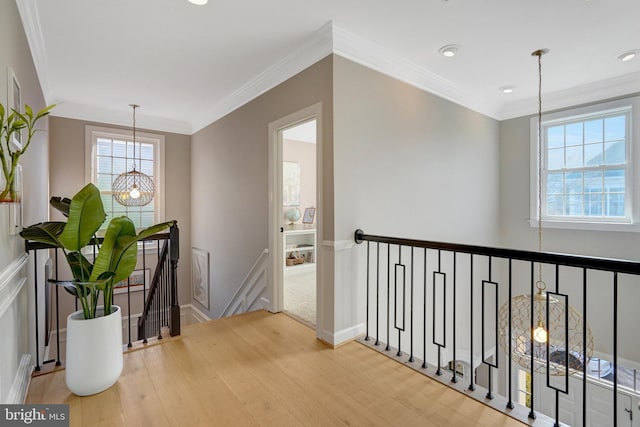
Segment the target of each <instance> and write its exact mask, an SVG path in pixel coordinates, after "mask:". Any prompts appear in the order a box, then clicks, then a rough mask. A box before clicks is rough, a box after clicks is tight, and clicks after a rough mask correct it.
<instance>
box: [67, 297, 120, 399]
mask: <svg viewBox="0 0 640 427" xmlns="http://www.w3.org/2000/svg"><path fill="white" fill-rule="evenodd" d="M97 313H98V316H97V317H96V318H95V319H85V318H84V316H83V314H82V310H80V311H76V312H74V313H71V314H70V315H69V317H67V359H66V363H65V365H66V366H65V370H66V373H65V380H66V382H67V387H69V390H71V391H72V392H73V393H74V394H77V395H78V396H88V395H91V394H96V393H100V392H101V391H104V390H106V389H108V388H109V387H111V386H112V385H114V384H115V383H116V381H118V378H119V377H120V374H121V373H122V312H121V310H120V307H118V306H117V305H112V306H111V314H110V315H108V316H106V317H105V316H103V313H104V310H103V308H102V307H98V309H97Z"/></svg>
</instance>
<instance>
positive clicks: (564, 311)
mask: <svg viewBox="0 0 640 427" xmlns="http://www.w3.org/2000/svg"><path fill="white" fill-rule="evenodd" d="M532 300H533V310H532V307H531V304H532ZM547 305H548V309H549V317H548V318H547ZM532 312H533V322H532V321H531V314H532ZM583 322H584V320H583V318H582V316H581V315H580V313H579V312H578V311H577V310H576V309H575V308H573V307H572V306H571V305H568V304H565V303H564V302H563V301H561V300H559V299H556V298H553V297H550V296H549V298H548V299H547V295H546V294H545V293H544V292H542V293H537V294H535V295H534V297H533V298H531V295H518V296H516V297H514V298H512V299H511V341H509V304H508V303H505V304H503V305H502V307H501V308H500V312H499V320H498V330H499V334H500V346H501V347H502V350H503V351H504V352H505V353H507V352H508V351H509V349H511V359H512V360H513V361H514V362H516V363H517V364H518V365H520V366H522V367H523V368H526V369H527V370H528V369H531V356H532V350H533V370H534V371H535V372H538V373H546V371H547V351H548V352H549V374H550V375H566V374H567V372H568V373H569V374H571V373H574V372H577V371H579V372H581V371H582V370H583V367H584V365H585V364H587V363H588V362H589V360H590V359H591V357H592V356H593V336H592V334H591V328H590V327H589V325H588V324H587V327H586V331H587V335H586V337H585V336H584V333H583V331H584V324H583ZM532 325H533V328H532ZM532 335H533V341H532V340H531V338H532ZM585 339H586V355H585ZM547 341H548V342H547ZM532 343H533V345H532ZM567 344H568V345H567ZM567 366H568V368H567Z"/></svg>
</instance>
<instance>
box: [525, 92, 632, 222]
mask: <svg viewBox="0 0 640 427" xmlns="http://www.w3.org/2000/svg"><path fill="white" fill-rule="evenodd" d="M627 110H630V112H629V114H628V116H627V117H628V120H627V123H626V125H627V135H628V144H627V147H626V150H627V159H628V163H627V166H626V173H625V180H626V181H625V186H626V187H625V217H624V218H622V217H621V218H589V217H558V216H553V217H546V216H545V214H544V212H545V206H546V203H545V201H546V191H543V192H542V203H543V206H542V207H543V209H542V212H543V214H542V226H543V227H544V228H562V229H575V230H594V231H634V232H640V185H637V184H636V183H637V182H638V178H639V177H640V174H639V171H638V169H640V167H639V166H638V165H640V156H639V155H640V146H639V144H640V120H639V119H638V115H639V114H640V97H631V98H627V99H622V100H618V101H611V102H605V103H599V104H594V105H590V106H587V107H581V108H574V109H571V110H566V111H561V112H557V113H551V114H543V115H542V123H543V125H544V126H551V125H553V124H554V123H561V122H566V121H570V120H588V119H590V118H595V117H598V116H600V115H603V114H608V113H610V112H625V111H627ZM543 129H544V128H543ZM529 148H530V156H529V159H530V168H529V171H530V178H529V183H530V189H529V195H530V203H529V210H530V211H529V215H530V216H529V218H530V220H529V223H530V225H531V227H537V226H538V117H537V116H535V117H532V118H531V121H530V144H529ZM544 148H545V147H543V150H542V155H543V156H545V154H546V153H545V149H544ZM543 162H544V157H543ZM543 167H544V163H543ZM542 179H543V181H544V180H545V175H544V173H543V177H542ZM545 182H546V181H545ZM542 188H543V189H545V188H546V185H545V183H543V187H542Z"/></svg>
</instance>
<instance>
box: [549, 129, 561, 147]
mask: <svg viewBox="0 0 640 427" xmlns="http://www.w3.org/2000/svg"><path fill="white" fill-rule="evenodd" d="M562 147H564V126H554V127H550V128H548V129H547V148H562Z"/></svg>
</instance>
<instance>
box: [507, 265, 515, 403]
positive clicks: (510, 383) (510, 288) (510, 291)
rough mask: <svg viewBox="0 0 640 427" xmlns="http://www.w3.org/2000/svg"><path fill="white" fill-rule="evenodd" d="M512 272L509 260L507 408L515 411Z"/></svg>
mask: <svg viewBox="0 0 640 427" xmlns="http://www.w3.org/2000/svg"><path fill="white" fill-rule="evenodd" d="M512 279H513V276H512V271H511V258H509V341H508V342H509V357H508V358H507V363H508V364H509V365H508V367H509V368H508V369H509V387H508V393H509V399H508V401H507V408H509V409H513V408H514V407H515V406H514V405H513V398H512V391H511V389H512V387H513V379H512V377H511V375H512V373H511V364H512V361H511V349H512V345H513V343H512V342H511V339H512V338H513V337H512V335H511V297H512Z"/></svg>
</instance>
